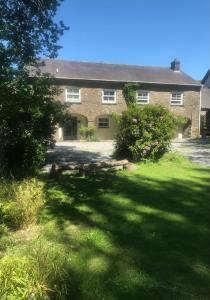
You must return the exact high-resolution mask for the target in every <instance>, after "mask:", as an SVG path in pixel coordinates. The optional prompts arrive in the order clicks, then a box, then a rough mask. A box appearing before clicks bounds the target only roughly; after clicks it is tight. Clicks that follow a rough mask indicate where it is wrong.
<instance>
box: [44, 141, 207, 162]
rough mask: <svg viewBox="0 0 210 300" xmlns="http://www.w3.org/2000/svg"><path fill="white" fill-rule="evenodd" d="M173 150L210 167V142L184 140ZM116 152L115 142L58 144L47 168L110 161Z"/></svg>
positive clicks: (69, 142) (70, 142) (176, 144)
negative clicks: (57, 164)
mask: <svg viewBox="0 0 210 300" xmlns="http://www.w3.org/2000/svg"><path fill="white" fill-rule="evenodd" d="M172 149H173V150H175V151H178V152H180V153H181V154H182V155H184V156H186V157H187V158H189V159H190V160H191V161H193V162H197V163H200V164H205V165H207V166H210V140H209V139H206V140H202V139H183V140H175V141H173V143H172ZM113 151H114V142H113V141H103V142H81V141H68V142H60V143H57V144H56V147H55V148H54V149H53V150H49V151H48V154H47V165H46V168H48V167H50V166H51V164H52V163H55V162H56V163H60V164H65V163H87V162H97V161H101V160H108V159H110V158H111V157H112V154H113Z"/></svg>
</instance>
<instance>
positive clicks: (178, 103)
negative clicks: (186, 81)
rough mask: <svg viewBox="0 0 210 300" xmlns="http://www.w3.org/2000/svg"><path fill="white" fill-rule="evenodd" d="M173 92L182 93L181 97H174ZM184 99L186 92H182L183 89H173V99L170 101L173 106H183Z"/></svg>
mask: <svg viewBox="0 0 210 300" xmlns="http://www.w3.org/2000/svg"><path fill="white" fill-rule="evenodd" d="M173 94H180V95H181V97H180V99H179V98H177V97H175V98H173ZM183 99H184V93H183V92H181V91H172V92H171V101H170V103H171V105H172V106H181V105H183Z"/></svg>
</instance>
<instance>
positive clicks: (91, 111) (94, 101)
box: [58, 80, 200, 139]
mask: <svg viewBox="0 0 210 300" xmlns="http://www.w3.org/2000/svg"><path fill="white" fill-rule="evenodd" d="M58 84H59V86H60V88H61V90H62V93H61V94H60V95H59V96H58V99H59V100H60V101H61V102H64V101H65V89H66V88H67V87H68V86H78V87H80V93H81V103H74V104H68V105H69V110H70V112H71V113H72V114H75V115H76V114H78V115H81V116H84V117H86V118H87V121H88V124H92V125H96V127H97V119H98V117H99V116H109V117H110V118H111V115H112V114H113V113H117V114H121V113H122V112H123V111H125V110H126V109H127V104H126V101H125V99H124V97H123V84H120V83H108V82H98V83H97V82H85V81H84V82H81V81H79V82H77V81H67V80H63V81H60V82H59V83H58ZM104 88H106V89H107V88H110V89H116V91H117V101H116V103H115V104H103V103H102V91H103V89H104ZM140 89H142V90H147V91H149V92H150V103H151V104H161V105H163V106H166V107H168V108H169V109H170V110H171V111H172V112H173V113H174V114H176V115H184V116H186V117H188V118H189V120H190V123H191V124H190V127H189V128H188V130H186V132H185V134H186V135H188V136H191V137H197V136H199V134H200V133H199V126H200V124H199V123H200V90H199V87H186V86H170V85H154V84H153V85H151V84H150V85H149V84H141V85H140ZM171 91H182V92H183V94H184V98H183V105H182V106H171V104H170V99H171ZM111 124H112V126H110V128H109V129H102V130H101V129H97V132H98V133H99V135H100V136H99V138H101V139H110V138H113V137H114V135H115V133H116V130H117V129H116V126H114V124H113V120H112V118H111ZM101 131H102V133H100V132H101ZM105 131H107V132H105ZM108 131H110V132H108Z"/></svg>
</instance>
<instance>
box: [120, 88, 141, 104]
mask: <svg viewBox="0 0 210 300" xmlns="http://www.w3.org/2000/svg"><path fill="white" fill-rule="evenodd" d="M138 88H139V85H138V84H135V83H127V84H125V85H124V88H123V95H124V98H125V100H126V102H127V105H128V106H129V105H132V104H135V103H136V91H137V90H138Z"/></svg>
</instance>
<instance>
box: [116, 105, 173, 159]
mask: <svg viewBox="0 0 210 300" xmlns="http://www.w3.org/2000/svg"><path fill="white" fill-rule="evenodd" d="M174 130H175V119H174V117H173V115H172V114H171V113H170V111H169V110H168V109H166V108H164V107H162V106H160V105H145V106H142V107H139V106H137V105H134V106H130V107H129V108H128V110H127V111H125V112H123V114H122V117H121V118H120V121H119V133H118V135H117V140H116V146H115V154H116V155H117V156H118V157H123V158H125V157H126V158H129V159H132V160H135V161H140V160H146V159H151V160H156V159H158V158H160V157H161V156H162V155H163V154H164V153H165V152H166V151H167V150H168V148H169V146H170V140H171V139H172V138H173V136H174Z"/></svg>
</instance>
